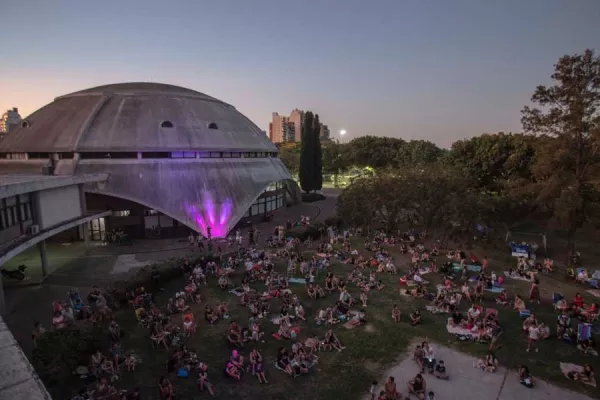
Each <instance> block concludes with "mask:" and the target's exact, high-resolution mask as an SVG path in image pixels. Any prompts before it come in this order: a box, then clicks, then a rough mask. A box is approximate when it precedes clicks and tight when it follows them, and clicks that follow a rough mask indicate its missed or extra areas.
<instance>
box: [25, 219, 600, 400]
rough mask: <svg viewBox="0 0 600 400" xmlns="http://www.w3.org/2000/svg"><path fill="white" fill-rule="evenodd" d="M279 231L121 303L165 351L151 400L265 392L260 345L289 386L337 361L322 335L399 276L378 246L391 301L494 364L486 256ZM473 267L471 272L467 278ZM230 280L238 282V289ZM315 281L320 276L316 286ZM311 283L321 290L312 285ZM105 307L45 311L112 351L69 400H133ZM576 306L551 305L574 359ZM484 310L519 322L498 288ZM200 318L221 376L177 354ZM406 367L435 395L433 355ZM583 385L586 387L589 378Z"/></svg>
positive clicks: (536, 334) (359, 314)
mask: <svg viewBox="0 0 600 400" xmlns="http://www.w3.org/2000/svg"><path fill="white" fill-rule="evenodd" d="M299 224H304V225H305V224H308V219H306V218H304V219H303V220H302V221H300V222H299ZM288 225H289V223H288ZM286 228H287V227H285V228H284V227H282V226H278V227H276V228H275V230H274V232H273V234H272V235H270V236H269V238H268V240H267V241H266V245H267V249H266V250H260V249H259V247H257V240H258V230H257V229H255V228H253V229H252V233H251V234H249V236H248V245H247V246H244V245H243V244H244V240H243V237H242V235H241V232H240V231H237V232H236V233H235V237H234V238H230V239H229V240H230V241H231V245H232V247H234V248H236V251H235V252H233V253H231V254H230V255H229V256H227V257H224V256H223V255H222V251H221V250H220V249H218V251H217V254H216V255H215V257H203V258H201V259H199V260H197V261H196V262H189V261H184V262H182V263H181V265H180V268H181V272H182V273H183V274H184V276H185V279H184V281H183V283H182V287H181V288H180V290H178V291H177V292H176V293H175V294H174V295H173V296H172V297H169V298H168V299H167V300H166V302H165V303H164V304H157V302H156V300H155V297H154V294H153V293H151V292H148V291H147V290H146V289H145V288H144V287H139V288H137V289H136V290H134V291H132V292H131V293H129V294H128V302H129V304H130V306H131V308H132V309H133V310H134V313H135V315H136V318H137V319H138V321H139V324H140V325H141V326H143V327H144V328H145V329H146V330H147V335H148V338H149V340H150V342H151V343H152V345H153V346H154V347H155V348H157V349H164V350H165V351H167V352H169V362H168V363H167V369H166V373H165V376H162V377H160V379H159V380H158V392H159V394H160V397H161V398H162V399H164V400H171V399H175V398H176V397H177V388H176V387H174V385H173V384H172V383H171V381H170V379H169V376H173V375H174V376H178V377H186V378H187V377H195V378H196V382H197V387H198V390H199V391H207V392H208V393H209V394H210V395H212V396H215V393H216V388H215V385H213V383H212V382H211V380H210V378H209V372H210V374H212V373H213V371H215V370H216V371H219V370H220V371H221V372H222V373H223V374H224V375H225V376H226V377H227V378H228V379H231V380H233V381H240V380H242V379H246V378H244V377H245V375H247V374H250V375H251V376H253V377H255V378H256V379H257V381H258V382H259V383H260V384H268V383H269V381H268V379H267V377H268V373H267V371H268V369H269V365H265V359H264V358H263V355H262V354H261V352H259V347H260V344H261V343H264V342H265V341H266V340H282V341H289V343H291V346H280V347H279V349H278V351H277V354H273V355H271V356H273V357H275V358H276V362H275V363H274V365H273V367H274V368H275V369H277V370H279V371H281V372H282V373H284V374H287V375H289V376H291V377H297V376H302V375H305V374H308V373H309V372H310V370H311V369H312V368H313V367H314V366H315V365H316V364H317V363H318V361H319V352H322V351H338V352H341V351H343V350H344V349H345V346H344V345H343V344H342V342H341V341H340V339H339V338H338V336H337V335H336V333H335V331H334V329H333V327H334V326H336V325H338V324H343V325H344V326H346V327H347V328H349V329H352V328H354V327H356V326H361V325H365V324H366V323H367V311H366V310H367V309H368V305H369V304H368V303H369V295H370V293H371V292H372V291H381V290H382V289H383V288H384V284H383V282H382V280H381V279H380V277H381V274H389V275H397V274H400V272H401V271H400V270H399V269H398V268H397V267H396V261H395V260H394V258H393V257H392V256H391V254H390V251H389V247H393V246H397V247H396V248H399V250H400V253H401V254H406V255H407V256H408V257H409V258H410V264H409V269H408V273H407V274H406V275H404V276H401V277H400V278H399V282H400V288H401V289H400V291H401V294H404V295H407V296H414V297H418V298H421V299H426V300H428V301H430V306H429V307H428V308H427V309H428V310H430V311H432V312H441V313H447V314H449V316H450V317H449V318H448V325H449V326H453V327H460V328H461V329H463V330H466V331H468V332H470V333H471V334H472V335H470V337H469V338H470V339H476V340H479V341H485V342H489V344H490V346H489V350H490V353H489V354H488V355H486V356H485V357H484V358H483V359H481V360H477V361H476V362H475V363H474V367H477V368H481V369H482V370H483V371H486V372H490V373H491V372H494V371H496V369H497V367H498V361H497V359H496V357H495V355H494V349H495V344H496V342H497V340H498V338H499V337H500V336H501V334H502V332H503V329H502V328H501V326H500V323H499V321H498V315H499V311H498V310H496V309H492V308H487V309H484V308H483V306H482V302H483V300H484V295H485V292H486V290H489V289H492V288H501V287H502V284H503V277H502V276H497V275H496V274H495V272H494V271H490V270H489V265H488V260H487V258H486V257H483V259H482V261H481V262H480V261H479V260H478V259H477V257H476V256H475V255H474V254H469V255H467V254H466V253H465V252H464V251H462V250H460V249H457V250H452V251H449V252H448V253H447V254H446V257H447V261H446V262H444V263H443V264H441V265H439V266H438V264H437V258H438V257H439V256H440V251H441V249H440V246H439V244H435V243H434V244H433V245H432V246H430V247H429V248H428V247H427V246H425V244H424V239H426V237H427V233H426V232H420V233H415V232H407V233H403V234H400V235H398V236H397V237H395V236H391V235H386V234H384V233H381V232H376V233H375V234H374V235H371V236H370V237H369V238H368V240H367V241H366V242H365V244H364V248H365V251H364V252H363V251H359V250H358V249H356V248H353V246H352V244H351V243H352V242H351V241H350V237H351V236H352V234H353V233H356V232H351V231H349V230H346V231H342V232H337V231H335V230H334V229H332V228H329V229H327V231H326V232H322V234H323V236H322V238H321V239H320V240H318V241H317V243H316V245H315V243H313V240H311V239H308V240H304V241H301V240H299V239H296V238H286V237H285V235H284V232H285V229H286ZM190 244H191V245H193V246H194V247H195V246H198V247H199V248H200V249H202V250H204V248H205V247H207V248H208V249H209V252H211V253H212V249H213V245H214V244H213V241H212V240H211V238H210V237H209V238H200V237H198V238H196V237H194V236H193V235H190ZM306 249H310V250H314V251H315V253H314V254H313V252H312V251H311V253H310V254H311V256H310V257H306V252H305V251H303V250H306ZM334 260H335V261H338V262H340V263H343V264H346V265H348V270H349V272H348V274H347V276H341V275H339V274H336V273H334V272H333V271H331V270H330V268H329V267H330V266H331V264H332V263H333V262H334ZM276 261H284V262H285V264H286V268H285V271H282V272H278V271H277V270H276V268H275V264H276ZM540 265H541V270H543V271H545V272H551V270H552V269H551V267H552V262H551V260H545V261H544V263H543V264H540ZM473 266H478V267H479V268H478V269H475V271H474V268H473ZM530 269H539V266H538V265H537V264H535V263H534V264H532V265H529V263H527V262H525V263H523V260H521V259H519V260H518V265H517V267H516V268H515V271H516V273H517V274H521V273H524V274H525V275H526V276H527V277H529V278H530V279H531V290H530V295H529V301H530V302H532V303H535V302H538V303H539V301H540V293H539V287H538V286H539V281H538V279H537V278H536V277H535V275H533V273H530V272H528V271H530ZM472 272H475V273H474V274H473V273H472ZM428 273H440V274H441V275H442V284H441V285H439V286H438V288H437V290H433V291H431V290H430V289H428V286H427V281H425V279H424V277H426V275H427V274H428ZM512 273H513V272H511V274H512ZM240 276H241V281H239V283H237V280H238V279H239V277H240ZM320 276H322V277H323V278H321V279H319V277H320ZM153 278H154V279H155V281H159V276H154V272H153ZM321 281H322V282H323V284H322V285H321V284H320V283H319V282H321ZM234 282H236V283H234ZM208 285H215V287H218V288H219V289H221V290H223V291H226V292H228V293H230V295H231V296H232V297H231V299H230V300H229V301H217V302H214V301H213V302H212V303H207V302H206V298H205V296H204V291H205V287H206V286H208ZM351 285H352V286H353V288H351V287H350V286H351ZM258 287H266V290H262V289H261V290H259V289H258ZM301 291H305V293H306V297H307V300H305V302H306V301H309V302H310V301H316V300H322V299H327V300H326V301H327V302H329V304H328V305H327V306H325V307H320V308H319V309H318V311H317V312H316V314H315V315H307V313H306V311H305V305H303V304H302V303H303V301H301V299H300V297H301V296H299V294H300V292H301ZM354 293H357V295H355V294H354ZM108 297H109V296H107V295H106V294H105V293H102V291H101V290H100V289H99V288H94V290H93V291H92V293H91V294H90V296H89V297H88V298H87V301H83V300H82V299H81V297H80V296H79V293H78V292H77V291H76V290H73V291H71V292H69V296H68V301H61V302H56V304H55V305H54V318H53V327H54V329H57V330H59V329H63V328H65V327H66V326H68V325H72V324H74V323H75V321H76V320H78V319H89V320H92V321H93V322H95V323H102V324H105V325H106V326H108V331H109V336H110V342H111V347H110V348H109V349H106V351H101V350H99V351H97V352H96V353H95V354H94V355H92V356H91V358H90V363H89V365H88V366H86V367H85V368H87V369H83V368H82V369H81V370H80V372H81V375H90V376H93V377H95V378H96V383H95V384H94V385H93V387H91V388H90V387H88V388H86V389H84V390H82V392H81V393H80V394H79V397H76V399H77V400H80V399H86V398H89V399H91V398H93V399H98V400H102V399H112V398H126V399H137V398H139V395H140V394H139V389H135V390H134V391H131V392H129V393H127V392H123V391H119V390H117V389H115V386H114V385H115V384H116V382H117V381H118V380H119V377H120V376H121V375H122V374H125V373H130V372H132V371H135V369H136V367H137V366H138V365H139V364H140V363H141V362H142V360H141V358H140V357H139V356H137V355H136V354H135V352H133V351H124V349H123V348H122V340H121V339H122V337H123V334H122V332H121V330H120V328H119V325H118V323H117V322H116V321H115V320H114V319H113V314H112V311H113V310H112V308H111V307H110V302H109V301H108V300H107V298H108ZM302 297H303V298H304V296H302ZM580 297H581V296H579V297H577V296H576V298H575V299H574V300H573V303H572V304H570V305H569V304H567V303H566V301H565V300H564V299H563V298H559V299H557V300H556V302H555V307H556V309H557V310H559V311H560V313H561V315H560V316H559V317H558V320H557V334H556V335H557V336H558V337H559V338H565V337H567V336H568V337H571V338H572V340H573V341H574V343H577V346H578V348H579V349H580V350H581V351H582V352H584V353H585V354H594V353H595V351H596V350H595V347H596V346H595V342H594V341H593V339H592V338H591V337H590V338H588V339H587V340H585V341H577V340H575V338H574V337H573V329H572V327H571V325H570V319H571V318H575V317H578V318H592V317H593V316H594V315H595V314H596V313H597V311H596V310H597V305H596V304H591V305H584V304H583V301H582V299H580ZM232 300H233V301H234V302H237V303H238V304H239V306H242V307H245V308H247V310H248V314H249V315H250V317H249V319H248V321H247V322H246V321H236V320H233V319H232V318H231V315H230V312H229V309H230V303H231V301H232ZM495 300H496V304H498V305H499V306H502V307H506V308H512V309H514V310H516V311H519V312H525V311H526V310H527V307H526V302H525V300H523V299H522V298H521V297H520V296H518V295H515V296H514V298H513V299H512V300H511V299H509V297H508V294H507V292H506V290H501V291H500V292H499V293H498V295H497V297H496V299H495ZM465 301H468V302H469V303H470V305H469V307H468V308H467V311H466V312H465V311H461V308H460V306H461V302H465ZM200 305H201V306H200ZM594 307H595V308H594ZM311 308H312V307H311ZM199 309H201V310H203V311H204V321H205V322H206V323H207V324H209V325H214V324H227V329H226V335H225V338H224V340H225V341H226V343H227V345H228V347H229V351H230V352H229V353H228V354H224V355H223V364H222V366H220V367H219V366H216V367H213V366H212V365H211V367H210V368H209V365H208V363H207V362H205V361H202V360H201V355H200V354H198V353H197V352H196V350H195V349H193V348H188V347H187V343H188V339H189V338H190V337H193V336H194V335H196V334H197V329H198V321H197V320H196V315H197V312H198V310H199ZM391 318H392V320H393V321H394V322H396V323H397V322H400V321H401V319H402V313H401V311H400V308H399V307H398V305H397V304H395V305H394V306H393V307H392V310H391ZM309 320H314V321H315V322H316V324H317V325H318V326H324V327H325V328H326V329H325V330H324V334H323V336H322V337H319V335H317V334H315V333H312V332H311V333H308V334H304V333H302V332H301V327H303V326H304V325H305V324H306V321H309ZM407 321H408V322H409V324H410V325H412V326H415V325H419V324H420V323H421V322H422V320H421V313H420V311H419V310H418V309H414V310H412V311H411V312H409V313H408V320H407ZM265 323H269V324H271V323H273V324H276V325H277V331H276V332H275V333H273V334H272V337H271V335H267V334H266V333H265V329H264V324H265ZM43 332H44V330H43V328H42V327H41V325H40V324H38V323H36V325H35V327H34V334H33V340H34V342H35V341H36V340H37V339H38V338H39V337H40V336H41V335H42V334H43ZM523 332H524V333H525V334H526V336H527V351H537V349H536V342H537V341H539V340H545V339H548V338H550V337H551V336H552V335H551V333H550V328H549V327H548V326H546V325H544V324H543V323H542V322H538V321H537V320H536V318H535V316H534V315H533V314H529V315H528V316H527V317H526V318H525V319H524V321H523ZM302 336H305V337H302ZM596 354H597V353H596ZM413 359H414V361H415V362H416V364H417V365H418V367H419V371H418V373H417V374H416V375H415V377H414V378H413V379H411V380H409V381H408V382H407V383H406V390H407V391H408V394H409V395H411V394H412V395H416V396H417V397H418V398H420V399H433V398H434V396H435V395H434V393H433V392H432V391H431V390H428V388H427V383H426V380H425V375H426V373H429V374H431V375H432V376H433V377H435V378H436V379H449V374H448V372H447V370H446V368H447V367H446V364H445V363H444V362H443V361H442V360H439V361H438V360H436V357H435V352H434V350H433V347H432V346H431V345H430V344H428V343H427V342H423V343H421V344H420V345H419V346H417V348H416V349H415V352H414V355H413ZM590 368H591V367H590ZM586 371H587V372H586V373H584V374H583V375H581V374H580V373H577V374H574V375H573V376H574V378H573V379H578V380H584V379H588V378H589V376H590V372H589V368H588V370H586ZM591 377H592V378H593V369H592V371H591ZM519 381H520V382H521V383H522V384H523V385H524V386H527V387H533V386H534V383H533V382H534V381H533V378H532V377H531V375H530V373H529V369H528V367H527V366H525V365H523V366H521V367H520V368H519ZM377 388H378V385H377V382H373V387H372V388H371V394H372V396H373V398H376V396H379V397H377V398H378V399H380V400H383V399H401V398H403V397H402V396H403V395H402V394H401V392H402V390H401V389H398V388H397V387H396V383H395V381H394V378H393V377H390V378H389V380H388V381H387V382H386V383H385V385H384V390H383V391H378V390H377ZM86 396H87V397H86Z"/></svg>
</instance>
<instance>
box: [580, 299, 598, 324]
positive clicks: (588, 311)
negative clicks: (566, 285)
mask: <svg viewBox="0 0 600 400" xmlns="http://www.w3.org/2000/svg"><path fill="white" fill-rule="evenodd" d="M580 315H581V316H582V317H583V318H585V320H586V322H588V323H592V322H593V321H594V318H596V316H597V315H598V304H597V303H592V304H590V305H589V306H587V307H584V308H583V309H582V310H581V312H580Z"/></svg>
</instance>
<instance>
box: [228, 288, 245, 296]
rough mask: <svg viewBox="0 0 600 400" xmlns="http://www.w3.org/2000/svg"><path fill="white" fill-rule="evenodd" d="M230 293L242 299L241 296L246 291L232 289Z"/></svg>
mask: <svg viewBox="0 0 600 400" xmlns="http://www.w3.org/2000/svg"><path fill="white" fill-rule="evenodd" d="M229 293H232V294H234V295H236V296H237V297H240V296H241V295H243V294H244V291H243V290H236V289H232V290H230V291H229Z"/></svg>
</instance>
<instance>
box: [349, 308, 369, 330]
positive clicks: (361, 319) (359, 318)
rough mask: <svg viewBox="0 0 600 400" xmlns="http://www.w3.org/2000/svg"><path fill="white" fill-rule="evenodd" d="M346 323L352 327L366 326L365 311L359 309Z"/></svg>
mask: <svg viewBox="0 0 600 400" xmlns="http://www.w3.org/2000/svg"><path fill="white" fill-rule="evenodd" d="M348 323H349V324H350V325H353V326H358V325H362V324H366V323H367V320H366V313H365V310H364V309H361V310H360V311H359V312H357V313H354V314H352V316H351V317H350V320H349V321H348Z"/></svg>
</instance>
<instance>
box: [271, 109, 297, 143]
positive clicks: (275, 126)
mask: <svg viewBox="0 0 600 400" xmlns="http://www.w3.org/2000/svg"><path fill="white" fill-rule="evenodd" d="M269 138H270V139H271V141H272V142H273V143H287V142H295V141H296V124H295V123H294V122H293V121H290V118H289V117H284V116H282V115H279V114H278V113H276V112H275V113H273V120H272V122H271V123H270V124H269Z"/></svg>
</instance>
